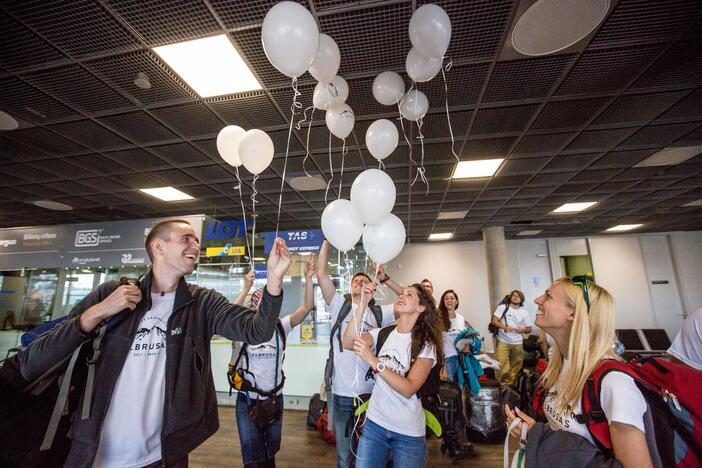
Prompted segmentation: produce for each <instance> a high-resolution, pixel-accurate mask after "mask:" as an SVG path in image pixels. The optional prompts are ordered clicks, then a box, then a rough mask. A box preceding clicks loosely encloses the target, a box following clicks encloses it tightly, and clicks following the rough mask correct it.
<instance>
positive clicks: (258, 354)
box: [230, 315, 292, 399]
mask: <svg viewBox="0 0 702 468" xmlns="http://www.w3.org/2000/svg"><path fill="white" fill-rule="evenodd" d="M280 324H281V325H282V326H283V330H284V331H285V336H287V335H288V333H290V330H292V327H291V326H290V316H289V315H286V316H285V317H283V318H282V319H280ZM278 333H279V330H278V327H276V328H275V333H274V334H273V338H271V339H270V340H269V341H267V342H265V343H261V344H258V345H248V346H247V347H246V354H247V355H248V358H249V359H248V363H247V360H246V358H245V357H243V356H242V358H241V359H240V360H239V365H238V366H237V368H243V369H244V370H245V371H246V372H245V373H244V375H245V376H246V379H247V380H248V381H249V383H251V384H253V385H255V386H256V388H258V389H260V390H263V391H264V392H269V391H271V390H273V389H274V388H275V387H276V385H277V384H276V382H277V383H278V384H279V383H280V382H281V380H282V378H283V356H284V353H283V340H282V337H280V336H279V335H278ZM276 337H277V343H278V346H279V347H280V349H279V350H278V352H276ZM241 346H242V343H241V342H239V341H235V342H233V343H232V358H231V361H230V362H231V363H232V364H234V363H235V362H236V360H237V358H238V357H239V353H240V352H241ZM276 355H277V356H278V376H277V378H276V375H275V358H276ZM281 393H283V390H282V389H281V390H280V391H278V394H281ZM248 394H249V398H256V399H257V398H259V397H260V395H258V394H257V393H254V392H248Z"/></svg>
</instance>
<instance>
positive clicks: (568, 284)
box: [505, 276, 652, 468]
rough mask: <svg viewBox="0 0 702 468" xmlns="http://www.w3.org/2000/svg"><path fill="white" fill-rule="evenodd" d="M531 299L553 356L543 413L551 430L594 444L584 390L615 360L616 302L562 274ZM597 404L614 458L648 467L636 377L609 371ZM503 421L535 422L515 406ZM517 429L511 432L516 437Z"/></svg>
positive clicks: (583, 280)
mask: <svg viewBox="0 0 702 468" xmlns="http://www.w3.org/2000/svg"><path fill="white" fill-rule="evenodd" d="M534 302H535V303H536V304H537V305H538V310H537V312H536V322H535V323H536V326H538V327H539V328H541V329H543V330H544V331H545V332H546V333H548V334H549V335H550V336H551V337H552V338H553V342H554V346H553V354H552V356H551V359H550V361H549V364H548V368H547V369H546V372H545V373H544V375H543V377H542V378H541V380H540V382H539V385H540V387H541V389H542V390H543V391H544V392H546V393H545V398H544V401H543V408H544V414H545V416H546V419H547V420H548V424H549V426H550V428H551V429H552V430H562V431H567V432H571V433H574V434H577V435H579V436H582V437H584V438H585V439H587V440H588V441H589V442H590V443H592V444H593V445H595V442H594V440H593V438H592V436H591V434H590V432H589V430H588V428H587V426H586V425H585V424H581V423H579V422H578V421H577V420H576V419H575V416H577V415H580V414H581V413H582V406H581V404H582V393H583V388H584V386H585V382H586V381H587V379H588V377H589V376H590V375H591V374H592V373H593V372H594V371H595V369H597V367H598V366H599V365H600V364H601V363H602V362H603V361H604V360H606V359H616V355H615V353H614V352H613V347H612V344H613V343H614V340H615V333H614V301H613V299H612V296H611V295H610V294H609V293H608V292H607V291H606V290H605V289H604V288H602V287H600V286H598V285H596V284H595V283H594V282H593V281H591V280H590V279H589V278H587V277H584V276H579V277H571V278H561V279H559V280H557V281H556V282H554V283H553V284H552V285H551V286H550V287H549V288H548V289H547V290H546V292H545V293H544V294H543V295H542V296H540V297H538V298H537V299H536V300H534ZM600 402H601V405H602V409H603V411H604V413H605V416H606V418H607V421H608V422H609V432H610V437H611V440H612V446H613V450H614V456H615V458H616V459H617V460H619V462H620V463H621V464H622V465H623V466H624V467H635V468H647V467H650V466H652V461H651V456H650V454H649V451H648V446H647V444H646V435H645V429H644V413H645V412H646V409H647V406H646V400H645V399H644V398H643V395H642V394H641V392H640V391H639V389H638V387H637V386H636V383H635V382H634V380H633V379H632V378H631V377H630V376H628V375H626V374H624V373H622V372H610V373H608V374H607V375H606V376H605V377H604V378H603V379H602V383H601V392H600ZM505 414H506V416H507V424H508V425H509V424H510V423H511V422H512V421H513V420H514V419H515V418H517V417H519V418H521V419H522V420H524V421H526V422H527V423H528V425H529V428H530V429H531V428H532V427H533V426H534V425H535V424H536V421H534V419H532V418H530V417H529V416H527V415H526V414H524V413H523V412H522V411H521V410H520V409H519V408H516V409H515V411H514V412H513V411H511V410H510V408H509V407H508V406H507V405H505ZM517 432H518V430H517V429H516V428H515V430H514V431H512V435H513V436H515V437H519V434H517Z"/></svg>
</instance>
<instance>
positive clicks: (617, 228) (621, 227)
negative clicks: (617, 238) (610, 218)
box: [605, 224, 643, 232]
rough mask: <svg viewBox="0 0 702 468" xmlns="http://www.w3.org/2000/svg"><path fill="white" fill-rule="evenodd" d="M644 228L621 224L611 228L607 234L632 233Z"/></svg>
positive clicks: (637, 225)
mask: <svg viewBox="0 0 702 468" xmlns="http://www.w3.org/2000/svg"><path fill="white" fill-rule="evenodd" d="M641 226H643V224H620V225H618V226H614V227H611V228H609V229H607V231H605V232H622V231H631V230H632V229H636V228H638V227H641Z"/></svg>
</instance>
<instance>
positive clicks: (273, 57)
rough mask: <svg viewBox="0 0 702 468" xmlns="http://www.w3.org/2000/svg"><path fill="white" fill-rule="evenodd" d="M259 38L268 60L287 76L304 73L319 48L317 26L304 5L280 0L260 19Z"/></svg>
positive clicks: (293, 76)
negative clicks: (261, 23)
mask: <svg viewBox="0 0 702 468" xmlns="http://www.w3.org/2000/svg"><path fill="white" fill-rule="evenodd" d="M261 41H262V42H263V50H264V51H265V52H266V57H268V61H269V62H271V65H273V66H274V67H275V68H277V69H278V71H280V72H281V73H282V74H284V75H287V76H289V77H291V78H295V77H298V76H300V75H302V74H303V73H305V72H306V71H307V69H308V68H309V67H310V65H312V62H313V61H314V58H315V57H316V56H317V51H318V50H319V28H318V27H317V22H316V21H315V20H314V17H313V16H312V14H311V13H310V12H309V11H307V8H305V7H303V6H302V5H300V4H298V3H295V2H280V3H278V4H276V5H275V6H274V7H273V8H271V9H270V10H268V13H266V17H265V18H264V19H263V26H262V28H261Z"/></svg>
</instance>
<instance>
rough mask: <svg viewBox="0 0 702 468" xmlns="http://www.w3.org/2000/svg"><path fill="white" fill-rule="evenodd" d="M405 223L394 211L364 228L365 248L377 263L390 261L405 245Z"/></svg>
mask: <svg viewBox="0 0 702 468" xmlns="http://www.w3.org/2000/svg"><path fill="white" fill-rule="evenodd" d="M405 237H406V233H405V225H404V223H403V222H402V220H401V219H400V218H398V217H397V216H395V215H394V214H392V213H388V214H386V215H385V216H384V217H383V219H381V220H380V221H378V223H377V224H376V225H375V226H365V227H364V228H363V248H364V249H365V250H366V253H368V257H370V259H371V260H373V261H374V262H375V263H378V264H381V265H382V264H384V263H388V262H389V261H390V260H392V259H393V258H395V257H397V256H398V255H399V253H400V252H402V248H403V247H404V246H405Z"/></svg>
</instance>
